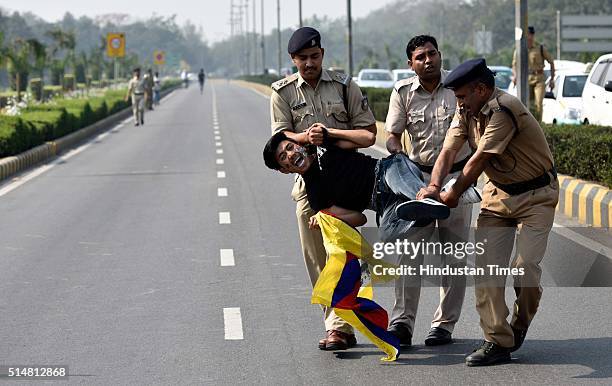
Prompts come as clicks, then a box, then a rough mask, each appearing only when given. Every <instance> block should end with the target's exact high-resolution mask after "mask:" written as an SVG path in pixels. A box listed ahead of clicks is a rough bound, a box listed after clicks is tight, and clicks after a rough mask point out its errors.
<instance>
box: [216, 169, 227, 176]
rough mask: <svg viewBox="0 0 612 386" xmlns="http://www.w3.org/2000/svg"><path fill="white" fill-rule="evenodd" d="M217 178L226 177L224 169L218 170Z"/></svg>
mask: <svg viewBox="0 0 612 386" xmlns="http://www.w3.org/2000/svg"><path fill="white" fill-rule="evenodd" d="M217 178H225V172H224V171H223V170H221V171H218V172H217Z"/></svg>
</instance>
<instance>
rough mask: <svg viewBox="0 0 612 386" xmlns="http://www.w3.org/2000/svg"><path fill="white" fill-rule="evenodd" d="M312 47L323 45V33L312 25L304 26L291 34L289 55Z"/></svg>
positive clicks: (288, 47) (288, 46)
mask: <svg viewBox="0 0 612 386" xmlns="http://www.w3.org/2000/svg"><path fill="white" fill-rule="evenodd" d="M311 47H321V34H320V33H319V31H317V30H316V29H314V28H312V27H302V28H299V29H298V30H296V31H295V32H294V33H293V35H291V38H290V39H289V44H288V45H287V51H289V55H293V54H297V53H298V52H299V51H301V50H303V49H304V48H311Z"/></svg>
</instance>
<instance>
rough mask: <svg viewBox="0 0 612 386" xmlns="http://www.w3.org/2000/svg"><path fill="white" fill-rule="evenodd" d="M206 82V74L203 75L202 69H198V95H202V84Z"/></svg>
mask: <svg viewBox="0 0 612 386" xmlns="http://www.w3.org/2000/svg"><path fill="white" fill-rule="evenodd" d="M205 81H206V73H204V69H203V68H200V72H199V73H198V82H200V94H203V93H204V82H205Z"/></svg>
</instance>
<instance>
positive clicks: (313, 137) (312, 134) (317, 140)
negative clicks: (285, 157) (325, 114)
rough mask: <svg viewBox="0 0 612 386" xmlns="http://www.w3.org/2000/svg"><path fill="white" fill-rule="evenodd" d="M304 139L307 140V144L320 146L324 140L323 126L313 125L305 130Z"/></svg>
mask: <svg viewBox="0 0 612 386" xmlns="http://www.w3.org/2000/svg"><path fill="white" fill-rule="evenodd" d="M306 137H307V138H308V143H310V144H312V145H315V146H320V145H322V144H323V139H324V138H325V126H323V125H322V124H320V123H315V124H314V125H312V126H310V127H309V128H308V130H306Z"/></svg>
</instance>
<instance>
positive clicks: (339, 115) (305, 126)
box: [270, 27, 376, 350]
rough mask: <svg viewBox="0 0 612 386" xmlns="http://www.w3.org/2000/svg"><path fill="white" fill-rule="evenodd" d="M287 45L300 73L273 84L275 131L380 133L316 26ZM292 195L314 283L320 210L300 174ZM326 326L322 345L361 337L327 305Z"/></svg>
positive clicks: (315, 137) (322, 255)
mask: <svg viewBox="0 0 612 386" xmlns="http://www.w3.org/2000/svg"><path fill="white" fill-rule="evenodd" d="M288 51H289V55H291V59H292V61H293V63H294V64H295V65H296V67H297V69H298V73H296V74H293V75H291V76H289V77H287V78H285V79H282V80H279V81H278V82H275V83H273V84H272V90H273V91H274V92H273V93H272V95H271V97H270V114H271V121H272V133H276V132H279V131H285V134H286V135H287V136H288V137H290V138H294V139H296V140H297V141H298V142H300V143H310V144H313V145H321V144H322V143H323V136H324V133H325V132H326V133H327V134H326V135H329V136H330V137H332V138H336V139H339V140H341V139H351V138H353V136H359V135H360V133H361V132H362V131H369V132H371V133H376V120H375V119H374V115H373V114H372V112H371V111H370V108H369V106H368V104H367V99H366V98H364V97H363V96H362V94H361V90H360V89H359V87H358V86H357V84H355V82H353V81H352V79H351V77H350V75H345V74H341V73H337V72H332V71H325V70H323V69H322V64H323V56H324V53H325V52H324V49H323V48H321V36H320V34H319V32H318V31H317V30H315V29H314V28H310V27H303V28H300V29H298V30H296V31H295V32H294V33H293V35H292V36H291V38H290V39H289V44H288ZM321 125H322V126H324V127H325V129H326V130H324V129H323V128H322V127H321ZM371 144H373V143H371ZM371 144H370V145H371ZM291 196H292V198H293V200H294V201H296V215H297V220H298V228H299V231H300V241H301V244H302V252H303V254H304V262H305V263H306V269H307V271H308V275H309V277H310V281H311V283H312V284H313V285H314V284H315V282H316V281H317V279H318V277H319V274H320V273H321V271H322V270H323V268H324V267H325V262H326V260H327V254H326V252H325V248H324V246H323V239H322V237H321V231H320V230H315V229H309V227H308V223H309V220H310V217H312V216H313V215H314V214H315V212H314V211H313V210H312V209H311V208H310V205H309V204H308V198H307V196H306V189H305V186H304V181H303V180H302V178H301V177H299V176H298V177H297V178H296V181H295V184H294V186H293V190H292V192H291ZM325 329H326V331H327V334H326V337H325V338H324V339H321V340H320V341H319V348H320V349H322V350H343V349H347V348H349V347H353V346H355V344H356V343H357V341H356V339H355V335H354V332H353V329H352V327H351V326H350V325H349V324H348V323H346V322H345V321H344V320H342V319H341V318H340V317H338V316H337V315H336V314H335V313H334V312H333V310H331V309H327V310H325Z"/></svg>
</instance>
